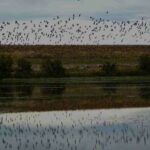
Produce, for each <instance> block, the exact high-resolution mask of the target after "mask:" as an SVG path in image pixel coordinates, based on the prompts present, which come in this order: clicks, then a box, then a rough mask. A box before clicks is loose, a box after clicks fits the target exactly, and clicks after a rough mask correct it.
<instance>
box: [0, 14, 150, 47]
mask: <svg viewBox="0 0 150 150" xmlns="http://www.w3.org/2000/svg"><path fill="white" fill-rule="evenodd" d="M106 13H107V14H109V12H106ZM0 44H10V45H15V44H16V45H17V44H21V45H31V44H32V45H36V44H38V45H40V44H43V45H44V44H52V45H64V44H83V45H86V44H95V45H100V44H150V23H149V22H147V21H146V20H145V19H144V17H143V18H141V19H139V20H136V21H133V20H132V21H127V20H126V21H114V20H110V19H103V18H94V17H92V16H89V18H85V17H84V16H82V14H78V15H75V14H73V15H72V16H71V17H68V18H67V17H60V16H56V17H55V18H52V19H49V20H30V21H3V22H0Z"/></svg>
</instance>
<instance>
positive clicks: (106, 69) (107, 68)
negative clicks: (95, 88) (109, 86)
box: [102, 62, 117, 76]
mask: <svg viewBox="0 0 150 150" xmlns="http://www.w3.org/2000/svg"><path fill="white" fill-rule="evenodd" d="M102 71H103V73H104V75H105V76H107V75H108V76H114V75H116V74H117V66H116V64H115V63H110V62H107V63H106V64H104V65H103V66H102Z"/></svg>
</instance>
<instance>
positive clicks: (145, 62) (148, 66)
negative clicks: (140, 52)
mask: <svg viewBox="0 0 150 150" xmlns="http://www.w3.org/2000/svg"><path fill="white" fill-rule="evenodd" d="M139 68H140V71H142V72H143V73H150V56H141V57H140V59H139Z"/></svg>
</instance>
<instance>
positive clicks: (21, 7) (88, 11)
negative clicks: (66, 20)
mask: <svg viewBox="0 0 150 150" xmlns="http://www.w3.org/2000/svg"><path fill="white" fill-rule="evenodd" d="M107 10H108V11H110V13H111V15H114V16H112V17H113V18H115V17H116V18H117V16H118V18H122V17H124V18H129V19H134V18H137V17H138V16H141V15H143V16H145V17H146V18H150V2H149V0H142V1H141V0H130V1H128V0H105V1H104V0H80V1H78V0H0V14H1V15H0V19H1V20H3V19H11V18H20V19H26V18H35V17H36V18H37V17H38V16H39V18H41V17H47V16H55V15H64V16H70V15H71V14H73V13H83V14H84V15H85V16H86V15H103V16H104V13H105V12H106V11H107ZM116 15H117V16H116ZM120 16H122V17H120Z"/></svg>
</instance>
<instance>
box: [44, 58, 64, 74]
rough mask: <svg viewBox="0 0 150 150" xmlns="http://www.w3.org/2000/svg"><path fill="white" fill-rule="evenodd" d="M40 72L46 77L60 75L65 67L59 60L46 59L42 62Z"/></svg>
mask: <svg viewBox="0 0 150 150" xmlns="http://www.w3.org/2000/svg"><path fill="white" fill-rule="evenodd" d="M42 73H43V74H44V76H47V77H62V76H64V75H65V69H64V68H63V65H62V62H61V61H59V60H53V61H52V60H50V59H46V60H44V61H43V63H42Z"/></svg>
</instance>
